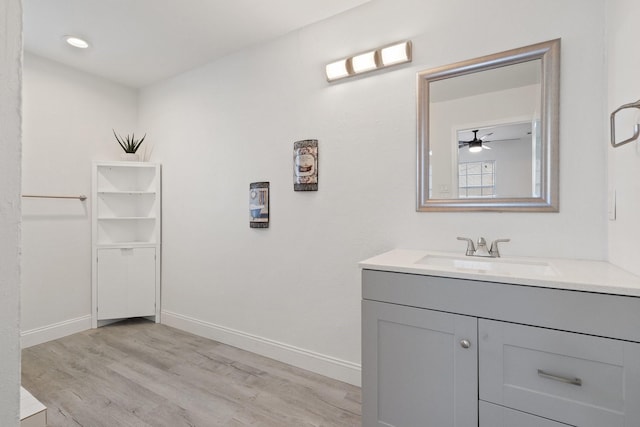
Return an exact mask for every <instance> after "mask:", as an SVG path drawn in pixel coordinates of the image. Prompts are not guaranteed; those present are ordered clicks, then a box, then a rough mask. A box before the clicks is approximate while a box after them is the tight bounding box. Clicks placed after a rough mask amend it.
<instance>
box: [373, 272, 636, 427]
mask: <svg viewBox="0 0 640 427" xmlns="http://www.w3.org/2000/svg"><path fill="white" fill-rule="evenodd" d="M639 326H640V298H638V297H631V296H621V295H610V294H597V293H592V292H576V291H570V290H564V289H552V288H541V287H535V286H518V285H510V284H506V283H496V282H482V281H476V280H466V279H453V278H446V277H436V276H426V275H424V276H423V275H415V274H405V273H393V272H387V271H374V270H363V302H362V404H363V406H362V411H363V413H362V420H363V423H362V425H363V427H378V426H385V427H389V426H392V427H414V426H415V427H417V426H421V427H566V426H574V427H638V426H640V330H639Z"/></svg>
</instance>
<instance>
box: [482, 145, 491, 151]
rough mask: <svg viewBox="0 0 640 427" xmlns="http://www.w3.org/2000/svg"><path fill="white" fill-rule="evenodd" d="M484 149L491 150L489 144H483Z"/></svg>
mask: <svg viewBox="0 0 640 427" xmlns="http://www.w3.org/2000/svg"><path fill="white" fill-rule="evenodd" d="M482 149H483V150H491V147H489V146H488V145H487V144H482Z"/></svg>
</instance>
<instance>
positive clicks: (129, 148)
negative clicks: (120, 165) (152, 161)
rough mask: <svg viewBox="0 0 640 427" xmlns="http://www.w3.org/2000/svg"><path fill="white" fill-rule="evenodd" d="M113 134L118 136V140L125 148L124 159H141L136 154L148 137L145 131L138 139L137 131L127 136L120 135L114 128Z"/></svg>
mask: <svg viewBox="0 0 640 427" xmlns="http://www.w3.org/2000/svg"><path fill="white" fill-rule="evenodd" d="M111 130H113V135H114V136H115V137H116V141H118V144H120V146H121V147H122V149H123V150H124V154H123V155H122V160H130V161H135V162H137V161H139V160H140V157H139V156H138V154H136V151H138V148H140V145H142V141H144V139H145V138H146V136H147V134H146V133H145V134H144V136H143V137H142V138H141V139H136V135H135V133H132V134H131V136H129V135H127V136H126V137H125V138H123V137H122V136H119V135H118V134H117V133H116V131H115V130H114V129H111Z"/></svg>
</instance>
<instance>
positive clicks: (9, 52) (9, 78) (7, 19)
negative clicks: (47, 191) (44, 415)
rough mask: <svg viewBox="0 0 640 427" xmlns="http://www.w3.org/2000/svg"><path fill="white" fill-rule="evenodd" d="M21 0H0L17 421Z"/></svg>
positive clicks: (6, 395)
mask: <svg viewBox="0 0 640 427" xmlns="http://www.w3.org/2000/svg"><path fill="white" fill-rule="evenodd" d="M21 14H22V3H21V1H20V0H6V1H3V2H0V22H2V25H0V40H2V42H1V43H0V76H2V84H0V100H2V102H0V123H2V126H1V127H0V153H1V154H0V361H2V362H1V363H0V425H2V426H6V427H11V426H17V425H18V414H19V390H20V341H19V326H18V325H19V323H18V322H19V307H20V306H19V302H20V264H19V247H20V90H21V48H22V15H21Z"/></svg>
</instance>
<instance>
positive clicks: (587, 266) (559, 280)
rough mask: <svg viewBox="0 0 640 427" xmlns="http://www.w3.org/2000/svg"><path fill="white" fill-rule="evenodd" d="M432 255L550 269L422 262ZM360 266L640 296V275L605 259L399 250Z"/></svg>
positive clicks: (367, 261) (435, 257)
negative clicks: (515, 268)
mask: <svg viewBox="0 0 640 427" xmlns="http://www.w3.org/2000/svg"><path fill="white" fill-rule="evenodd" d="M429 256H431V257H434V259H449V258H450V259H454V258H455V259H461V260H462V262H463V263H464V262H466V261H468V264H469V265H470V266H473V262H474V261H478V262H480V263H495V262H498V263H502V264H504V265H506V266H508V265H509V264H510V263H511V265H514V266H515V267H517V266H518V265H521V264H522V265H525V266H526V265H527V264H530V265H544V266H547V271H546V272H544V273H543V272H534V271H531V272H525V273H522V272H521V271H519V272H517V273H511V272H509V271H508V270H509V268H508V267H507V268H502V269H500V270H501V271H489V270H482V269H473V268H470V267H469V266H466V267H465V268H457V267H454V266H446V265H445V266H441V265H430V264H429V263H426V264H425V263H420V261H421V260H423V259H424V258H425V257H429ZM359 266H360V267H361V268H363V269H368V270H379V271H390V272H398V273H410V274H420V275H425V276H440V277H451V278H455V279H469V280H479V281H484V282H498V283H511V284H515V285H526V286H538V287H546V288H555V289H566V290H573V291H585V292H596V293H604V294H613V295H627V296H637V297H640V276H636V275H635V274H632V273H629V272H628V271H626V270H623V269H621V268H619V267H616V266H614V265H613V264H610V263H608V262H604V261H589V260H575V259H564V258H524V257H502V258H483V257H465V255H464V254H454V253H445V252H433V251H420V250H406V249H395V250H392V251H389V252H385V253H383V254H381V255H378V256H374V257H372V258H369V259H366V260H364V261H361V262H360V263H359ZM549 267H550V268H549Z"/></svg>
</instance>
